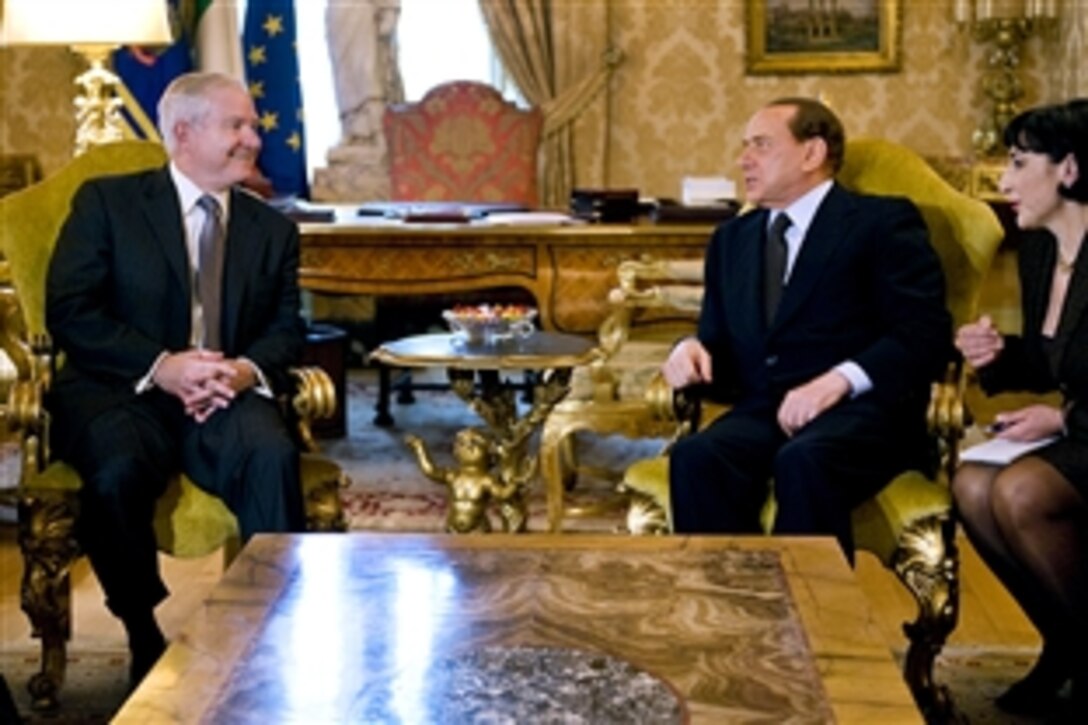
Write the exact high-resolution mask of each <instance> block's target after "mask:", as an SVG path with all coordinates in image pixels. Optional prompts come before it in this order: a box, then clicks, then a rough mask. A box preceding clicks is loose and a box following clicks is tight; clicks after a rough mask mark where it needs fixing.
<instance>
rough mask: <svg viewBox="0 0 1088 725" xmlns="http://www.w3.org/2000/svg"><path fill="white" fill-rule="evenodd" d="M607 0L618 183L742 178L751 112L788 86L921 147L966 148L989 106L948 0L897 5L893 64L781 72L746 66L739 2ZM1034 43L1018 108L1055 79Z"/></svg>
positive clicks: (872, 131)
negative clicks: (615, 61) (615, 54)
mask: <svg viewBox="0 0 1088 725" xmlns="http://www.w3.org/2000/svg"><path fill="white" fill-rule="evenodd" d="M613 2H614V6H615V12H614V16H613V35H614V37H615V39H616V42H617V44H618V45H619V46H620V47H621V48H623V50H624V51H625V52H626V53H627V63H626V65H624V66H623V67H622V68H621V69H620V71H619V73H618V74H617V76H616V80H615V83H614V88H613V96H612V99H611V104H612V108H611V114H612V120H613V124H612V127H611V139H610V148H609V154H608V157H609V160H610V168H609V180H610V182H611V184H612V185H614V186H628V185H630V186H638V187H639V188H640V189H641V190H642V192H643V193H645V194H650V195H656V196H674V197H675V196H677V195H679V180H680V178H681V177H682V176H684V175H707V174H724V175H726V176H729V177H731V178H737V177H738V176H739V175H738V174H737V169H736V163H735V159H736V156H737V155H738V154H739V152H740V137H741V135H742V133H743V129H744V124H745V122H746V120H747V118H748V117H749V116H750V115H751V114H752V112H754V111H755V110H756V109H758V108H759V107H760V106H761V105H763V104H764V103H766V102H768V101H771V100H773V99H774V98H777V97H780V96H787V95H811V96H817V95H818V96H822V97H823V98H824V100H825V101H827V102H828V103H830V105H831V106H832V107H834V108H835V110H836V111H837V112H838V113H839V115H840V116H841V117H842V119H843V122H844V124H845V125H846V129H847V135H848V136H854V137H858V136H876V135H880V136H884V137H887V138H890V139H892V140H895V141H899V142H902V143H904V144H906V145H907V146H910V147H912V148H914V149H915V150H917V151H919V152H920V153H922V154H923V155H927V156H957V155H963V154H966V153H968V152H969V151H970V137H971V132H972V131H973V130H974V127H975V124H976V123H977V122H978V121H979V120H980V118H981V115H980V109H981V108H983V107H984V106H985V102H984V99H983V98H982V96H981V93H980V92H979V89H978V79H979V77H980V74H981V72H982V70H983V69H984V62H985V61H984V56H983V49H982V47H981V46H979V45H978V44H977V43H975V42H973V41H971V40H970V38H969V37H968V36H967V34H966V33H963V32H960V31H958V30H957V29H956V27H955V26H954V25H953V24H952V22H951V2H939V1H937V0H928V1H927V2H915V1H914V0H903V2H901V5H902V7H903V13H902V45H901V71H900V72H897V73H880V74H877V73H863V74H840V75H835V74H824V75H781V76H746V75H745V72H744V54H745V45H746V43H745V31H744V23H745V7H744V5H745V3H743V2H741V1H740V0H726V1H724V2H707V1H706V0H613ZM1082 14H1083V13H1082ZM1081 25H1082V26H1083V23H1081ZM1081 36H1082V37H1083V33H1082V34H1081ZM1074 46H1077V47H1079V48H1083V41H1080V42H1079V43H1072V42H1070V43H1067V44H1066V47H1065V49H1064V51H1065V52H1066V53H1069V56H1068V57H1071V58H1077V59H1078V62H1077V63H1074V64H1071V65H1079V59H1082V58H1083V57H1084V56H1083V51H1081V52H1076V51H1075V48H1074ZM1040 51H1041V44H1040V42H1039V41H1038V39H1032V40H1030V41H1029V43H1028V47H1027V50H1026V52H1025V54H1024V55H1025V59H1024V85H1025V89H1026V91H1027V96H1026V97H1025V98H1024V99H1023V101H1022V103H1023V104H1024V105H1030V104H1033V103H1036V102H1038V101H1039V100H1041V99H1046V98H1047V97H1048V96H1049V95H1050V87H1051V85H1053V82H1052V81H1051V79H1050V78H1048V77H1047V76H1046V75H1045V74H1044V73H1043V72H1042V71H1041V68H1043V67H1044V66H1045V65H1047V64H1049V63H1050V61H1048V62H1047V63H1046V64H1044V63H1043V62H1042V61H1041V59H1040ZM1047 52H1048V53H1050V52H1053V46H1052V47H1051V48H1050V49H1048V50H1047ZM1055 55H1057V53H1055ZM1053 65H1054V66H1056V67H1062V66H1064V65H1065V64H1062V63H1057V62H1054V64H1053ZM1080 82H1081V84H1082V85H1083V84H1084V80H1083V79H1081V81H1080ZM1085 90H1086V89H1083V88H1082V91H1081V92H1082V93H1083V92H1085Z"/></svg>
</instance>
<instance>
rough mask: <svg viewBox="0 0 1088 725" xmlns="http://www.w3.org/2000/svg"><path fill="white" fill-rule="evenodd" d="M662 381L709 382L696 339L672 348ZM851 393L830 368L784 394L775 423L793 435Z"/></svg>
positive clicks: (678, 384) (676, 384)
mask: <svg viewBox="0 0 1088 725" xmlns="http://www.w3.org/2000/svg"><path fill="white" fill-rule="evenodd" d="M661 374H662V375H663V376H664V377H665V382H667V383H668V384H669V386H670V387H671V388H673V389H679V388H685V387H687V386H689V385H693V384H695V383H709V382H711V359H710V353H709V352H708V351H707V349H706V348H705V347H704V346H703V344H702V343H701V342H699V340H697V339H696V338H694V337H689V338H686V339H684V340H681V341H680V343H678V344H677V345H676V347H674V348H673V349H672V352H671V353H670V354H669V357H668V359H667V360H666V361H665V364H664V365H662V366H661ZM849 392H850V382H849V381H848V380H847V379H846V378H845V377H844V376H843V375H842V374H840V373H838V372H836V371H834V370H831V371H828V372H826V373H824V374H823V375H820V376H819V377H817V378H814V379H812V380H810V381H809V382H807V383H805V384H804V385H799V386H797V387H796V388H794V389H792V390H790V391H789V392H788V393H786V397H785V398H783V399H782V404H781V405H779V407H778V425H779V426H781V428H782V430H783V431H785V433H786V435H790V436H792V435H794V434H795V433H797V431H799V430H800V429H801V428H803V427H804V426H806V425H808V424H809V423H811V422H812V421H813V420H814V419H815V418H816V417H817V416H818V415H820V414H821V413H823V412H824V411H825V410H827V409H828V408H831V407H832V406H834V405H835V404H837V403H838V402H839V401H840V400H842V399H843V398H844V397H845V396H846V395H847V394H848V393H849Z"/></svg>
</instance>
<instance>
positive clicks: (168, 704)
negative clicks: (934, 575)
mask: <svg viewBox="0 0 1088 725" xmlns="http://www.w3.org/2000/svg"><path fill="white" fill-rule="evenodd" d="M643 687H645V688H646V689H645V690H644V689H643ZM655 690H656V692H657V693H658V694H651V693H653V692H655ZM569 693H576V694H577V696H575V697H572V698H568V697H567V694H569ZM594 693H596V695H595V694H594ZM677 698H679V701H677ZM644 701H652V704H653V706H654V707H661V708H665V710H664V711H662V712H659V711H657V710H648V709H647V707H649V705H647V704H646V703H645V702H644ZM544 708H546V711H545V710H544ZM625 711H626V712H627V714H628V715H629V717H628V716H626V715H625V714H624V712H625ZM613 713H615V718H613V717H612V714H613ZM610 720H618V721H620V722H633V723H641V722H653V723H659V722H670V721H672V722H677V721H679V722H690V723H692V725H700V724H702V723H721V722H751V723H757V722H766V723H776V725H777V724H779V723H829V722H838V723H843V724H844V725H848V724H851V723H866V724H868V723H874V722H879V723H921V718H920V717H919V715H918V711H917V709H916V708H915V707H914V705H913V703H912V702H911V699H910V694H909V692H908V691H907V688H906V686H905V684H904V682H903V678H902V675H901V673H900V672H899V671H898V670H897V669H896V667H895V664H894V661H893V660H892V657H891V654H890V652H889V649H888V645H887V643H886V642H884V640H883V638H882V637H881V636H880V633H879V630H878V629H877V627H876V626H875V624H874V622H873V619H872V613H871V610H870V609H869V608H868V605H867V604H866V602H865V600H864V597H863V595H862V594H861V592H860V590H859V589H858V588H857V585H856V582H855V581H854V579H853V574H852V572H851V571H850V568H849V566H848V565H847V563H846V560H845V558H844V557H843V556H842V552H841V550H840V549H839V548H838V545H837V544H836V542H835V541H834V540H833V539H831V538H827V539H823V538H816V537H810V538H794V539H791V538H782V539H780V538H767V537H711V536H706V537H676V536H666V537H629V536H597V535H584V536H582V535H578V536H574V535H571V536H545V535H539V534H528V535H518V536H514V535H508V534H498V535H495V534H492V535H488V536H433V535H411V534H376V533H373V534H330V535H320V534H304V535H259V536H257V537H255V538H254V539H253V540H252V541H250V542H249V543H248V544H247V545H246V547H245V548H244V549H243V551H242V552H241V554H240V555H239V556H238V558H237V559H236V560H235V561H234V563H233V564H232V565H231V567H230V569H229V570H228V571H227V573H226V575H225V576H224V579H223V581H222V582H221V583H220V584H219V585H218V586H217V587H216V589H215V590H214V591H213V592H212V593H211V595H209V597H208V599H207V600H206V601H205V603H204V604H203V606H202V607H201V608H200V610H199V611H197V612H195V613H194V615H193V617H192V619H191V620H190V622H189V623H188V624H187V625H186V627H185V629H184V630H182V631H181V632H180V633H178V635H177V636H175V637H174V638H173V640H172V642H171V644H170V647H169V648H168V649H167V651H166V653H165V654H164V655H163V657H162V659H160V660H159V662H158V663H157V664H156V666H155V668H154V669H153V670H152V672H151V673H150V674H149V676H148V677H147V678H146V679H145V680H144V681H143V682H142V683H141V685H140V687H139V688H138V689H137V691H136V692H135V693H134V695H133V697H132V698H130V700H129V701H128V702H127V703H126V704H125V707H124V708H123V709H122V711H121V712H120V713H118V717H117V719H116V722H118V723H120V724H122V725H127V723H141V724H142V723H146V722H156V723H158V722H162V723H175V722H176V723H193V722H202V723H203V722H209V723H220V722H222V723H232V725H233V724H234V723H240V724H244V723H259V724H260V725H274V724H277V723H302V722H304V723H326V722H330V723H331V722H336V723H355V722H365V723H370V722H399V723H447V722H455V723H458V722H480V723H492V722H494V723H499V722H507V721H509V722H519V723H520V722H579V721H585V722H609V721H610Z"/></svg>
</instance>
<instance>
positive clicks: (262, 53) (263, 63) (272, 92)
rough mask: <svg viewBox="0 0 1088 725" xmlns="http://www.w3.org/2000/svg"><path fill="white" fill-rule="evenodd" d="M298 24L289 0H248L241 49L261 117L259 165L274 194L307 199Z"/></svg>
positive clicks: (251, 93)
mask: <svg viewBox="0 0 1088 725" xmlns="http://www.w3.org/2000/svg"><path fill="white" fill-rule="evenodd" d="M297 28H298V26H297V24H296V23H295V4H294V0H249V3H248V4H247V6H246V19H245V26H244V29H243V32H242V53H243V55H244V56H245V65H246V81H247V83H248V84H249V92H250V95H252V96H253V102H254V104H255V105H256V106H257V116H258V117H259V119H260V128H259V131H260V134H261V141H262V146H261V156H260V159H259V160H258V166H260V169H261V172H262V173H263V174H264V175H265V176H266V177H268V180H269V181H271V182H272V188H273V189H274V190H275V193H276V195H277V196H281V195H282V196H289V195H294V196H297V197H299V198H307V197H309V194H310V192H309V184H308V183H307V180H306V150H305V145H304V144H303V136H302V89H301V87H300V82H299V81H300V79H299V65H298V52H297V49H296V45H295V38H296V36H297Z"/></svg>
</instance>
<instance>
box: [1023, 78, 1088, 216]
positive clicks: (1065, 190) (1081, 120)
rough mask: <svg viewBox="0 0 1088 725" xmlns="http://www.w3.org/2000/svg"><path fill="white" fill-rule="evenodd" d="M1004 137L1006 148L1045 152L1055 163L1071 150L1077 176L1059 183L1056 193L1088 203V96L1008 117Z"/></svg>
mask: <svg viewBox="0 0 1088 725" xmlns="http://www.w3.org/2000/svg"><path fill="white" fill-rule="evenodd" d="M1004 141H1005V145H1006V146H1008V147H1009V148H1017V149H1020V150H1021V151H1031V152H1033V153H1037V154H1046V156H1047V157H1049V158H1050V160H1051V161H1053V162H1054V163H1060V162H1061V161H1062V159H1064V158H1065V157H1066V156H1069V155H1070V154H1072V155H1073V159H1074V160H1075V161H1076V163H1077V172H1078V174H1077V180H1076V181H1074V182H1073V183H1072V184H1071V185H1068V186H1067V185H1065V184H1062V185H1060V186H1059V187H1058V193H1059V194H1061V195H1062V196H1064V197H1065V198H1066V199H1072V200H1073V201H1077V202H1080V203H1082V204H1084V203H1088V98H1076V99H1074V100H1072V101H1069V102H1068V103H1061V104H1055V105H1052V106H1040V107H1038V108H1032V109H1029V110H1027V111H1024V112H1023V113H1021V114H1019V115H1018V116H1016V117H1015V118H1014V119H1012V120H1011V121H1009V125H1008V126H1006V127H1005V134H1004Z"/></svg>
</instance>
